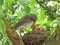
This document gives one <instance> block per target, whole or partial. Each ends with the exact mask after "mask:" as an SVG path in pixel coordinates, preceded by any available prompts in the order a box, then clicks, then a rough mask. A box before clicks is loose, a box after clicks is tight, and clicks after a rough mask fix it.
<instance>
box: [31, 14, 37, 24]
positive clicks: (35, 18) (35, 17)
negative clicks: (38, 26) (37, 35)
mask: <svg viewBox="0 0 60 45" xmlns="http://www.w3.org/2000/svg"><path fill="white" fill-rule="evenodd" d="M30 19H31V21H32V22H33V23H35V22H36V20H37V16H36V14H30Z"/></svg>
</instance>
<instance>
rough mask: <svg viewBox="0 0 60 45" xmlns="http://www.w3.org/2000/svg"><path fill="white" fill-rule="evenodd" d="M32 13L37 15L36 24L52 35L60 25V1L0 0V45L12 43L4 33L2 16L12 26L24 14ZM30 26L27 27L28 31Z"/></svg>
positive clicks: (4, 27)
mask: <svg viewBox="0 0 60 45" xmlns="http://www.w3.org/2000/svg"><path fill="white" fill-rule="evenodd" d="M30 13H34V14H36V16H37V17H38V19H37V22H36V24H39V25H40V26H41V27H43V28H45V29H47V31H49V32H50V34H51V35H52V34H53V33H54V31H55V29H56V27H57V26H58V25H59V26H60V1H58V0H55V1H54V0H52V1H51V0H49V1H48V0H39V1H38V0H0V45H12V43H11V41H10V40H9V38H8V37H7V34H6V25H5V23H4V22H3V19H2V17H4V18H5V19H6V20H8V21H9V22H10V23H11V27H13V26H14V25H15V24H16V22H17V21H18V20H19V19H20V18H21V17H22V16H24V15H26V14H30ZM30 29H31V27H28V28H27V29H26V31H27V32H28V31H29V30H30Z"/></svg>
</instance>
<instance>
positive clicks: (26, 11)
mask: <svg viewBox="0 0 60 45" xmlns="http://www.w3.org/2000/svg"><path fill="white" fill-rule="evenodd" d="M24 11H25V13H26V14H28V13H30V7H29V6H26V7H25V8H24Z"/></svg>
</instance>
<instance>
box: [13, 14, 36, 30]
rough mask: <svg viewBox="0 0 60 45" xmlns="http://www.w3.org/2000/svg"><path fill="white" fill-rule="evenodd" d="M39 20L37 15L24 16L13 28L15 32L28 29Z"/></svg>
mask: <svg viewBox="0 0 60 45" xmlns="http://www.w3.org/2000/svg"><path fill="white" fill-rule="evenodd" d="M36 20H37V17H36V15H35V14H28V15H25V16H23V17H22V18H21V19H19V21H18V22H17V23H16V24H15V26H14V27H13V28H14V29H15V30H16V29H18V30H23V29H25V28H26V27H28V26H29V25H30V24H31V23H33V24H34V23H35V22H36Z"/></svg>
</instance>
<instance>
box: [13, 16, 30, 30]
mask: <svg viewBox="0 0 60 45" xmlns="http://www.w3.org/2000/svg"><path fill="white" fill-rule="evenodd" d="M29 22H31V20H30V18H29V16H28V15H26V16H23V17H22V18H21V19H20V20H19V21H18V22H17V23H16V24H15V26H14V27H13V28H14V29H17V28H18V27H19V26H22V25H24V24H25V23H29Z"/></svg>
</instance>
